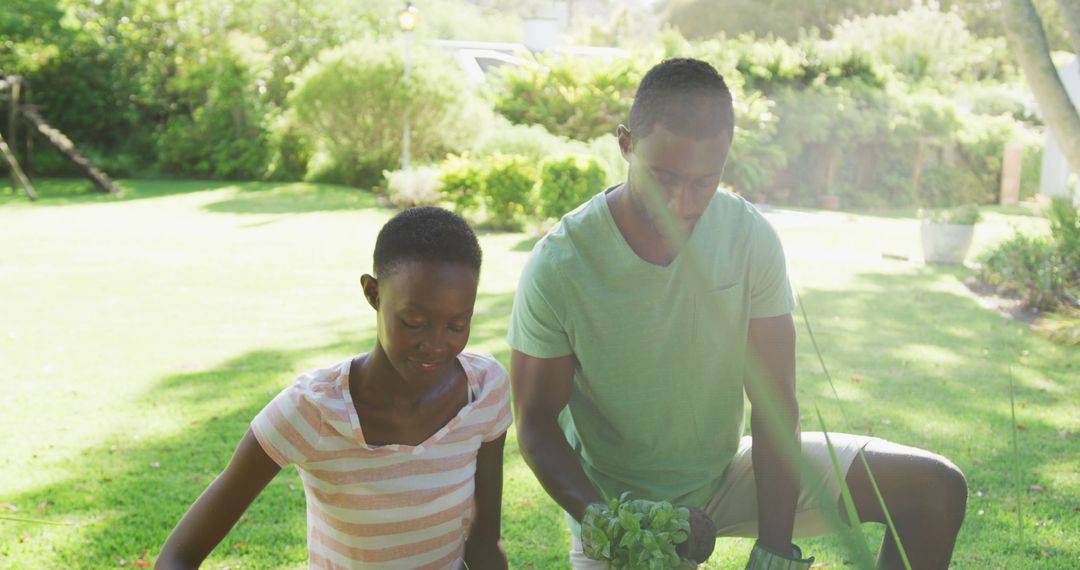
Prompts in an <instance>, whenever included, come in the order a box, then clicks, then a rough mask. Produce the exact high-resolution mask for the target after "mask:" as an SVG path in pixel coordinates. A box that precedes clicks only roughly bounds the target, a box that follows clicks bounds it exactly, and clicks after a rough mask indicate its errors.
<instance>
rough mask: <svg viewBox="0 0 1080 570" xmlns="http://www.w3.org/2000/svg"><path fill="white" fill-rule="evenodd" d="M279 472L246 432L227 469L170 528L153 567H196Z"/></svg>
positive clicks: (278, 468) (277, 467)
mask: <svg viewBox="0 0 1080 570" xmlns="http://www.w3.org/2000/svg"><path fill="white" fill-rule="evenodd" d="M279 471H281V467H279V466H278V464H277V463H274V460H273V459H270V456H269V455H267V454H266V452H265V451H263V448H262V446H261V445H259V442H258V441H257V440H256V439H255V435H254V434H253V433H252V432H251V430H250V429H249V430H248V431H247V433H246V434H244V438H243V439H242V440H240V445H239V446H237V448H236V453H235V454H233V457H232V460H231V461H230V462H229V466H228V467H226V468H225V471H223V472H222V473H221V475H219V476H218V478H217V479H215V480H214V482H213V483H211V484H210V486H209V487H208V488H207V489H206V491H204V492H203V494H202V495H201V496H200V497H199V498H198V500H196V501H195V504H193V505H191V508H190V509H188V512H187V514H185V515H184V518H183V519H181V520H180V523H179V524H177V525H176V528H175V529H173V531H172V534H171V535H169V539H168V540H167V541H165V546H163V547H162V548H161V553H160V554H159V555H158V558H157V563H156V564H155V565H154V567H155V568H158V569H159V570H166V569H168V570H172V569H185V568H198V567H199V565H200V564H202V562H203V560H205V559H206V557H207V556H209V555H210V552H211V551H212V550H214V547H215V546H217V545H218V543H219V542H221V539H223V538H225V535H226V534H228V533H229V529H231V528H232V527H233V525H235V524H236V521H238V520H240V516H241V515H243V514H244V511H246V510H247V508H248V506H249V505H251V502H252V501H254V500H255V497H257V496H259V493H261V492H262V490H263V489H264V488H265V487H266V485H267V484H268V483H270V481H271V480H272V479H273V478H274V475H277V474H278V472H279Z"/></svg>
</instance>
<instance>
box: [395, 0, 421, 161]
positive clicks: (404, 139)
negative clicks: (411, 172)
mask: <svg viewBox="0 0 1080 570" xmlns="http://www.w3.org/2000/svg"><path fill="white" fill-rule="evenodd" d="M416 12H417V11H416V6H413V5H412V2H410V1H406V2H405V7H404V8H402V9H401V11H400V12H398V26H399V27H400V28H401V31H402V32H403V33H404V34H405V86H406V89H407V88H408V84H409V72H410V71H411V68H412V31H413V28H415V27H416V15H417V14H416ZM409 110H410V107H409V103H408V99H406V103H405V126H404V128H403V130H402V134H401V169H402V170H408V169H409Z"/></svg>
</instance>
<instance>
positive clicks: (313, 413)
mask: <svg viewBox="0 0 1080 570" xmlns="http://www.w3.org/2000/svg"><path fill="white" fill-rule="evenodd" d="M319 418H320V414H319V411H318V410H317V409H316V408H315V406H314V405H313V404H312V403H311V402H308V401H307V399H306V398H304V396H303V393H302V390H301V389H300V386H299V382H297V383H294V384H293V385H292V386H289V387H288V388H286V389H284V390H282V391H281V393H280V394H278V395H277V396H276V397H275V398H274V399H273V400H271V401H270V403H269V404H267V405H266V407H265V408H263V409H262V411H260V412H259V413H258V415H256V416H255V419H253V420H252V421H251V432H252V433H253V434H255V439H256V440H258V442H259V444H260V445H261V446H262V448H263V451H265V452H266V454H267V455H269V456H270V458H271V459H273V460H274V462H275V463H277V464H278V465H279V466H281V467H285V466H287V465H292V464H296V465H301V466H302V465H304V463H305V462H306V461H307V457H306V453H305V451H308V450H311V449H313V448H314V447H315V445H316V444H317V443H318V441H319V439H320V436H319V425H320V423H321V422H320V419H319Z"/></svg>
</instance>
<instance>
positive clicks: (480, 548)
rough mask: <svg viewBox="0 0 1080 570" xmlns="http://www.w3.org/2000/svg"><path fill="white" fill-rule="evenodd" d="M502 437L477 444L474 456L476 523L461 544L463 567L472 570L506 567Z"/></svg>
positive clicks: (503, 439)
mask: <svg viewBox="0 0 1080 570" xmlns="http://www.w3.org/2000/svg"><path fill="white" fill-rule="evenodd" d="M505 442H506V434H505V433H503V434H502V435H501V436H499V438H498V439H494V440H492V441H489V442H487V443H482V444H480V452H479V453H478V454H477V456H476V520H475V521H473V525H472V530H471V531H470V533H469V539H468V540H467V541H466V542H465V564H466V565H467V566H468V567H469V568H472V569H474V570H475V569H477V568H482V569H485V570H486V569H487V568H494V569H502V568H507V567H508V565H507V561H506V551H505V550H503V546H502V537H501V534H500V529H501V526H502V520H501V519H502V484H503V444H504V443H505Z"/></svg>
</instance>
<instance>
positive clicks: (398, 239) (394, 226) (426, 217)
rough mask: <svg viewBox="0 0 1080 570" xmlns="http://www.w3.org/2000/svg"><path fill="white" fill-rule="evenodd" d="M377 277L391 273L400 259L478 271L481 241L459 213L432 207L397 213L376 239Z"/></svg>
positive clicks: (375, 266)
mask: <svg viewBox="0 0 1080 570" xmlns="http://www.w3.org/2000/svg"><path fill="white" fill-rule="evenodd" d="M374 257H375V263H374V270H375V275H376V276H383V275H385V274H388V273H392V272H393V271H394V269H395V268H396V267H397V266H398V265H399V264H401V263H402V262H407V261H445V262H449V263H460V264H462V265H466V266H468V267H471V268H473V269H476V270H477V271H480V261H481V257H482V254H481V252H480V243H479V242H478V241H477V240H476V234H475V233H473V230H472V228H471V227H469V223H468V222H466V221H465V220H464V219H462V218H461V216H459V215H457V214H455V213H453V212H450V211H448V210H444V209H442V208H436V207H433V206H423V207H419V208H409V209H407V210H404V211H402V212H399V213H398V214H397V215H396V216H394V217H393V218H390V221H388V222H386V225H384V226H383V227H382V229H381V230H379V237H378V238H377V239H376V240H375V256H374Z"/></svg>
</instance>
